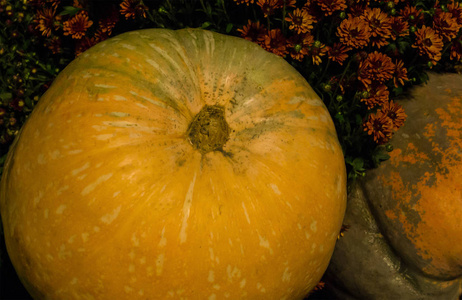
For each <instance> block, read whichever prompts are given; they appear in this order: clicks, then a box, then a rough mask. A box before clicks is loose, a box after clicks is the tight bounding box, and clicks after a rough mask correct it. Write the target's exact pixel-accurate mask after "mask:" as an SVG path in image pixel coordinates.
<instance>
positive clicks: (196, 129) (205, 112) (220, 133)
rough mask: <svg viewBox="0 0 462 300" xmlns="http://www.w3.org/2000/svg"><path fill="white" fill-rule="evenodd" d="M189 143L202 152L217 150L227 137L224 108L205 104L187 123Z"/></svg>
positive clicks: (227, 130)
mask: <svg viewBox="0 0 462 300" xmlns="http://www.w3.org/2000/svg"><path fill="white" fill-rule="evenodd" d="M187 134H188V137H189V140H190V142H191V144H192V145H193V146H194V148H196V149H197V150H198V151H199V152H201V153H202V154H205V153H208V152H211V151H219V150H222V149H223V146H224V145H225V143H226V142H227V141H228V139H229V125H228V123H227V122H226V119H225V110H224V108H223V107H221V106H218V105H205V106H204V107H203V108H202V110H201V111H200V112H199V113H198V114H197V115H196V116H195V117H194V120H193V121H192V122H191V124H189V128H188V132H187Z"/></svg>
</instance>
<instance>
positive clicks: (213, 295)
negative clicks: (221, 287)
mask: <svg viewBox="0 0 462 300" xmlns="http://www.w3.org/2000/svg"><path fill="white" fill-rule="evenodd" d="M216 299H217V295H215V294H212V295H210V296H209V298H208V300H216Z"/></svg>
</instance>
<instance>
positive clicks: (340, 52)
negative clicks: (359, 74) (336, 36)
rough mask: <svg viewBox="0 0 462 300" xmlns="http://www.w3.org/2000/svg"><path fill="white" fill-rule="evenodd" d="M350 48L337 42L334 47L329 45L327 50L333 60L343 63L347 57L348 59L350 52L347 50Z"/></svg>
mask: <svg viewBox="0 0 462 300" xmlns="http://www.w3.org/2000/svg"><path fill="white" fill-rule="evenodd" d="M349 50H350V48H348V47H347V46H345V45H343V44H340V43H335V44H334V45H333V46H332V47H329V49H328V50H327V55H328V57H329V59H330V60H331V61H335V62H336V63H338V64H340V65H343V62H344V61H345V59H347V57H348V54H347V52H348V51H349Z"/></svg>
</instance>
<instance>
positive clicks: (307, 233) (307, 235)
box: [305, 231, 311, 240]
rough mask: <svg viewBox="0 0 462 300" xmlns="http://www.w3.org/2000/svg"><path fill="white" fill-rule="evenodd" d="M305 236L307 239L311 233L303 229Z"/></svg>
mask: <svg viewBox="0 0 462 300" xmlns="http://www.w3.org/2000/svg"><path fill="white" fill-rule="evenodd" d="M305 237H306V239H307V240H309V239H310V238H311V234H310V233H309V232H307V231H305Z"/></svg>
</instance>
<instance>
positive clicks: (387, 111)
mask: <svg viewBox="0 0 462 300" xmlns="http://www.w3.org/2000/svg"><path fill="white" fill-rule="evenodd" d="M379 112H381V113H382V114H384V115H386V116H387V118H388V119H390V120H391V124H392V130H393V131H397V130H398V129H399V128H400V127H401V126H403V125H404V122H405V121H406V118H407V115H406V113H405V112H404V109H403V107H402V106H401V105H399V104H398V103H394V102H393V100H390V101H387V102H385V103H383V105H382V107H381V108H380V109H379Z"/></svg>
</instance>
